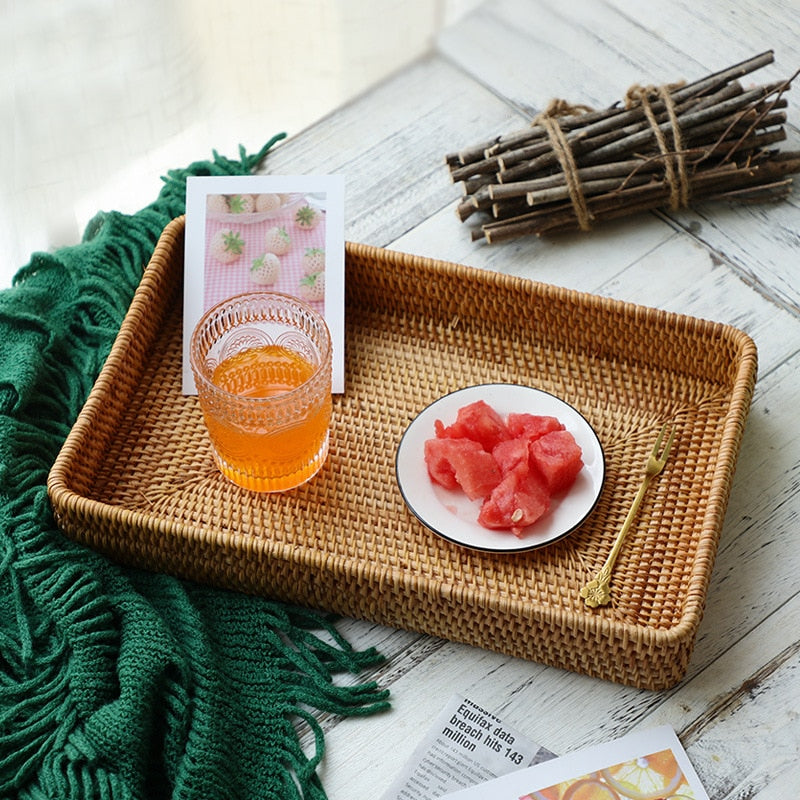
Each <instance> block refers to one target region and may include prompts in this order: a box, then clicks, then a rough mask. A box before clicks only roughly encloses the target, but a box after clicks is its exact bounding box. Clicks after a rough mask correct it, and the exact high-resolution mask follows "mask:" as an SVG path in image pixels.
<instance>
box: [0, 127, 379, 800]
mask: <svg viewBox="0 0 800 800" xmlns="http://www.w3.org/2000/svg"><path fill="white" fill-rule="evenodd" d="M283 136H284V134H279V135H278V136H275V137H273V139H272V140H271V141H270V142H268V143H267V144H266V145H265V146H264V147H263V148H262V149H261V151H259V152H258V153H255V154H252V155H247V154H246V153H245V151H244V149H243V148H240V160H239V161H235V160H229V159H227V158H224V157H222V156H220V155H219V154H217V153H216V152H214V153H213V159H212V160H210V161H201V162H196V163H194V164H191V165H189V166H188V167H187V168H185V169H181V170H174V171H171V172H169V173H168V174H167V175H166V176H165V177H164V186H163V187H162V189H161V192H160V193H159V195H158V198H157V199H156V200H155V202H153V203H152V204H151V205H149V206H147V207H146V208H144V209H142V210H141V211H139V212H137V213H135V214H132V215H125V214H120V213H117V212H109V213H102V214H99V215H98V216H97V217H95V218H94V219H93V220H92V222H91V223H90V224H89V225H88V226H87V229H86V232H85V234H84V237H83V240H82V241H81V242H80V243H79V244H77V245H74V246H72V247H67V248H62V249H60V250H57V251H56V252H54V253H51V254H47V253H36V254H34V255H33V256H32V258H31V261H30V263H29V264H28V265H27V266H25V267H23V268H22V269H21V270H20V271H19V272H18V273H17V275H16V276H15V278H14V282H13V285H12V287H11V288H9V289H6V290H4V291H2V292H0V797H1V798H19V799H20V800H25V799H26V798H32V799H33V798H37V799H38V798H61V799H62V800H71V798H80V800H92V799H93V798H98V800H99V799H100V798H102V799H103V800H106V799H108V798H114V799H115V800H116V798H126V800H127V799H128V798H143V799H145V798H146V800H154V799H155V800H157V799H158V798H181V799H183V798H187V800H188V799H189V798H198V800H201V799H202V800H214V798H225V799H226V800H231V799H232V798H243V799H246V798H260V799H261V800H271V799H272V798H275V800H277V799H278V798H280V800H287V799H290V798H298V800H299V799H300V798H302V799H303V800H308V799H309V798H314V799H315V800H316V799H319V798H324V797H325V792H324V789H323V786H322V784H321V781H320V779H319V777H318V774H317V767H318V765H319V761H320V759H321V758H322V756H323V752H324V739H323V732H322V729H321V727H320V725H319V723H318V722H317V721H316V719H315V717H314V716H313V715H314V712H315V711H321V712H327V713H332V714H337V715H364V714H370V713H374V712H377V711H381V710H383V709H385V708H387V707H388V699H387V692H386V691H384V690H381V689H380V688H379V687H378V686H377V685H376V684H375V683H374V682H371V681H363V682H361V683H359V682H358V679H357V678H356V679H352V678H351V679H349V680H348V681H342V680H339V681H336V680H335V678H336V676H337V675H338V674H342V673H352V674H354V675H358V673H360V672H361V671H362V670H363V669H365V668H366V667H367V666H369V665H372V664H375V663H378V662H379V661H380V660H381V656H380V654H379V653H377V652H376V651H375V650H372V649H370V650H366V651H358V650H355V649H354V648H352V647H351V646H350V645H349V644H348V642H347V641H345V640H344V639H343V638H342V637H341V636H340V635H339V634H338V632H337V630H336V629H335V627H334V626H333V624H332V622H331V621H330V620H329V619H328V618H327V617H326V616H325V615H323V614H321V613H317V612H311V611H308V610H304V609H300V608H295V607H292V606H288V605H285V604H281V603H276V602H272V601H269V600H266V599H263V598H254V597H249V596H246V595H243V594H238V593H236V592H227V591H223V590H218V589H213V588H211V587H205V586H200V585H197V584H193V583H190V582H186V581H181V580H178V579H176V578H172V577H169V576H166V575H159V574H155V573H149V572H145V571H142V570H135V569H131V568H126V567H122V566H119V565H117V564H114V563H112V562H110V561H109V560H107V559H105V558H104V557H103V556H101V555H99V554H97V553H95V552H93V551H91V550H90V549H88V548H86V547H84V546H82V545H79V544H77V543H75V542H72V541H71V540H69V539H67V538H66V537H65V536H63V534H61V533H60V532H59V531H58V529H57V528H56V526H55V524H54V521H53V516H52V510H51V507H50V504H49V501H48V497H47V489H46V481H47V474H48V471H49V469H50V467H51V466H52V463H53V461H54V460H55V457H56V455H57V454H58V451H59V449H60V447H61V444H62V443H63V441H64V439H65V437H66V436H67V433H68V432H69V430H70V428H71V426H72V424H73V423H74V421H75V418H76V416H77V414H78V412H79V411H80V408H81V406H82V404H83V403H84V401H85V399H86V396H87V394H88V392H89V390H90V389H91V386H92V384H93V382H94V380H95V379H96V377H97V375H98V373H99V371H100V368H101V367H102V365H103V362H104V360H105V358H106V356H107V355H108V352H109V350H110V348H111V345H112V343H113V340H114V337H115V336H116V334H117V331H118V329H119V326H120V324H121V323H122V319H123V317H124V315H125V312H126V311H127V308H128V305H129V303H130V301H131V299H132V296H133V292H134V290H135V289H136V286H137V285H138V283H139V280H140V278H141V275H142V270H143V268H144V267H145V266H146V264H147V262H148V260H149V258H150V255H151V254H152V252H153V249H154V248H155V245H156V242H157V240H158V237H159V235H160V233H161V231H162V229H163V228H164V226H165V225H166V224H167V223H168V222H169V221H170V220H172V219H173V218H174V217H176V216H178V215H180V214H181V213H183V211H184V208H185V189H186V178H187V177H188V176H189V175H241V174H248V173H250V172H252V171H253V170H254V169H255V168H256V167H257V166H258V165H259V164H260V163H261V161H262V160H263V159H264V158H265V156H266V155H267V151H268V150H269V149H270V147H271V146H272V145H273V144H274V143H275V142H276V141H278V140H279V139H281V138H283ZM343 684H346V685H343ZM304 728H305V729H306V730H309V729H310V730H311V731H312V732H313V736H312V737H311V738H312V739H313V741H314V744H313V745H312V746H309V747H307V748H305V751H304V750H303V749H302V748H301V733H302V730H303V729H304Z"/></svg>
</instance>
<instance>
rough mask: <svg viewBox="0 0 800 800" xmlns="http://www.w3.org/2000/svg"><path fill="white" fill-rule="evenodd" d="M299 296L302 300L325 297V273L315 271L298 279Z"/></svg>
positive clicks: (314, 299) (322, 298)
mask: <svg viewBox="0 0 800 800" xmlns="http://www.w3.org/2000/svg"><path fill="white" fill-rule="evenodd" d="M300 297H301V298H302V299H303V300H309V301H312V302H313V301H316V300H324V299H325V273H324V272H315V273H314V274H313V275H306V276H305V278H302V279H301V281H300Z"/></svg>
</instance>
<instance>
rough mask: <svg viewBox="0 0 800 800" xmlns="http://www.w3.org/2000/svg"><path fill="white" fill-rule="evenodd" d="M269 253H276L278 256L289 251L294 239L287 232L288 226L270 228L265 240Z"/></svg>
mask: <svg viewBox="0 0 800 800" xmlns="http://www.w3.org/2000/svg"><path fill="white" fill-rule="evenodd" d="M264 244H265V246H266V250H267V252H268V253H275V255H276V256H282V255H285V254H286V253H288V252H289V248H290V247H291V244H292V240H291V239H290V238H289V234H288V233H287V232H286V228H277V227H275V228H270V229H269V230H268V231H267V235H266V238H265V242H264Z"/></svg>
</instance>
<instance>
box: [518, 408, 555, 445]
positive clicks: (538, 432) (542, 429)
mask: <svg viewBox="0 0 800 800" xmlns="http://www.w3.org/2000/svg"><path fill="white" fill-rule="evenodd" d="M506 427H507V428H508V432H509V434H510V435H511V436H512V437H514V438H516V437H518V436H524V437H527V438H528V439H529V440H533V439H538V438H539V437H541V436H544V435H545V434H546V433H551V432H552V431H563V430H564V426H563V425H562V424H561V422H559V420H558V418H557V417H547V416H543V415H541V414H524V413H522V414H516V413H514V412H512V413H510V414H509V415H508V417H507V418H506Z"/></svg>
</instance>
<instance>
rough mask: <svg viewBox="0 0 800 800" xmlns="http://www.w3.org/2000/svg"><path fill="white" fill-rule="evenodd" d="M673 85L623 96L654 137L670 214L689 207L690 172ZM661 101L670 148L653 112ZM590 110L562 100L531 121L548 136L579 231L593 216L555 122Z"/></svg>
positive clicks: (588, 225)
mask: <svg viewBox="0 0 800 800" xmlns="http://www.w3.org/2000/svg"><path fill="white" fill-rule="evenodd" d="M673 88H675V86H674V85H672V84H670V85H662V86H652V85H649V86H641V85H639V84H634V85H633V86H631V87H630V88H629V89H628V91H627V92H626V94H625V104H626V107H627V108H632V107H634V106H636V105H640V106H641V107H642V111H643V112H644V115H645V117H646V119H647V121H648V123H649V124H650V127H651V129H652V131H653V135H654V136H655V139H656V143H657V144H658V149H659V150H660V152H661V156H662V158H663V160H664V179H665V181H666V183H667V185H668V186H669V204H670V208H671V209H672V210H673V211H677V210H678V209H680V208H686V207H687V206H688V205H689V186H690V184H689V173H688V171H687V168H686V157H685V155H684V145H683V134H682V132H681V126H680V124H679V121H678V112H677V110H676V108H675V101H674V100H673V98H672V94H671V90H672V89H673ZM657 99H661V101H662V102H663V103H664V107H665V109H666V112H667V117H668V119H669V122H670V130H671V134H672V146H671V147H670V143H669V141H668V140H667V136H666V134H665V131H664V130H662V128H661V126H660V125H659V123H658V120H657V119H656V115H655V112H654V111H653V100H657ZM592 110H593V109H592V108H591V107H589V106H585V105H573V104H571V103H569V102H567V101H566V100H563V99H559V98H556V99H553V100H551V101H550V103H549V104H548V106H547V108H546V109H545V110H544V111H542V112H541V113H540V114H537V116H536V117H535V118H534V119H533V122H532V124H533V125H540V126H541V127H542V128H544V130H545V132H546V133H547V136H548V139H549V140H550V146H551V147H552V149H553V153H554V154H555V156H556V158H557V159H558V163H559V165H560V167H561V170H562V172H563V173H564V181H565V184H566V187H567V192H568V193H569V198H570V202H571V203H572V208H573V210H574V211H575V216H576V218H577V220H578V225H579V227H580V229H581V230H582V231H588V230H591V227H592V222H593V221H594V215H593V214H592V213H591V211H590V210H589V206H588V204H587V202H586V195H585V193H584V191H583V184H582V182H581V178H580V174H579V172H578V165H577V163H576V161H575V154H574V152H573V150H572V146H571V144H570V142H569V139H568V138H567V135H566V134H565V132H564V130H563V128H562V127H561V125H560V124H559V122H558V118H559V117H563V116H567V115H572V114H581V113H587V112H590V111H592Z"/></svg>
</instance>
